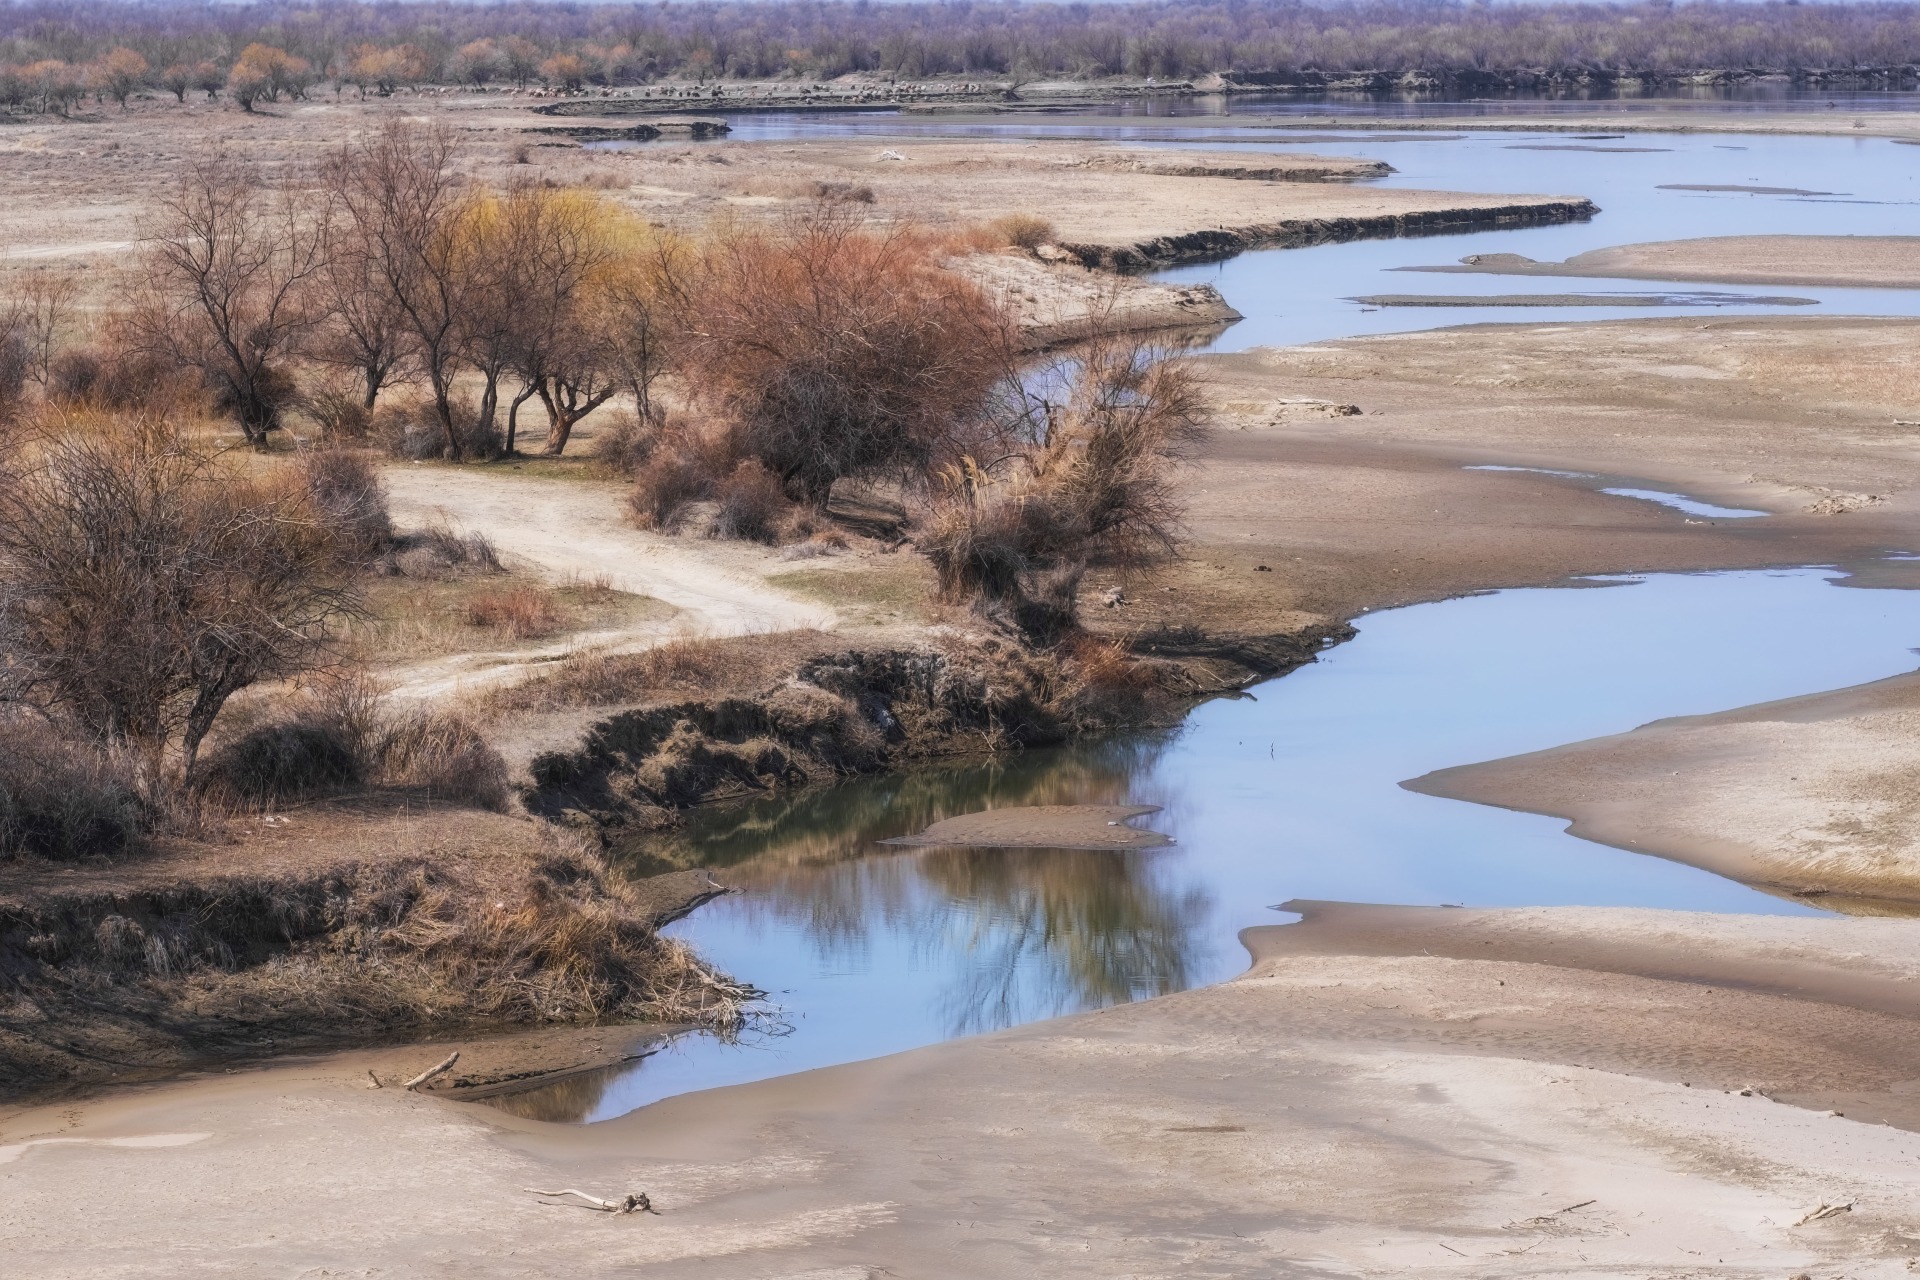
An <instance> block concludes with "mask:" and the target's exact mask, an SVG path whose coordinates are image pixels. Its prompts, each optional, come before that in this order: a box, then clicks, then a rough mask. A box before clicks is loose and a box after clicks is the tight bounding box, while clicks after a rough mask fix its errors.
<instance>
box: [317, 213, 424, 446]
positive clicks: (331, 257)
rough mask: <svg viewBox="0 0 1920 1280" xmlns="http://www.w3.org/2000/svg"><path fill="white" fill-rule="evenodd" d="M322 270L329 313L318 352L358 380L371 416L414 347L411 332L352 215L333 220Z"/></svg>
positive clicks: (329, 223)
mask: <svg viewBox="0 0 1920 1280" xmlns="http://www.w3.org/2000/svg"><path fill="white" fill-rule="evenodd" d="M324 225H325V226H326V229H327V248H326V253H325V263H324V266H323V268H322V272H321V284H320V288H321V294H322V306H324V308H325V310H326V319H325V321H324V324H323V327H322V331H321V339H320V341H319V342H318V343H317V344H316V347H315V354H316V355H318V356H319V357H320V358H321V359H323V360H327V361H329V362H331V363H333V364H337V365H341V366H344V367H346V368H348V369H352V370H354V371H355V372H356V373H357V374H358V375H359V377H360V385H361V389H362V393H363V394H362V399H361V402H360V407H361V408H362V409H363V410H364V411H366V412H369V413H370V412H372V410H373V407H374V405H375V404H376V403H378V401H379V399H380V393H381V391H383V390H385V389H386V386H387V384H388V383H389V382H390V381H392V380H393V378H394V375H395V373H396V371H398V370H399V369H400V368H401V365H402V363H403V362H404V361H405V360H406V358H407V355H408V353H409V351H410V350H411V347H412V331H411V329H410V328H409V326H408V324H407V317H406V314H405V312H404V311H403V310H402V309H401V307H400V304H399V302H398V300H397V299H396V298H395V297H394V293H393V290H392V289H390V288H389V287H388V285H387V279H386V276H385V273H384V271H383V269H382V266H381V262H380V255H379V253H378V252H377V249H376V246H373V245H370V244H368V243H367V241H366V240H365V239H364V237H363V231H364V228H363V227H362V226H361V225H360V224H359V222H358V221H356V220H355V219H353V218H352V217H337V218H329V219H327V221H326V222H325V224H324Z"/></svg>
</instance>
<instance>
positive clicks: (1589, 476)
mask: <svg viewBox="0 0 1920 1280" xmlns="http://www.w3.org/2000/svg"><path fill="white" fill-rule="evenodd" d="M1460 469H1461V470H1462V471H1519V472H1524V473H1525V474H1527V475H1535V476H1555V477H1558V478H1559V479H1562V480H1590V481H1593V483H1592V484H1591V485H1588V486H1587V487H1588V488H1591V489H1593V491H1594V492H1595V493H1604V494H1607V495H1609V496H1610V497H1615V498H1636V499H1638V500H1639V501H1641V502H1656V503H1658V504H1660V505H1661V506H1663V507H1671V508H1673V509H1674V510H1675V511H1682V512H1685V513H1686V514H1687V515H1690V516H1700V517H1703V518H1705V519H1709V520H1751V519H1753V518H1755V517H1758V516H1765V515H1771V514H1773V513H1772V512H1770V511H1756V510H1754V509H1753V508H1751V507H1721V506H1716V505H1714V504H1713V503H1711V502H1702V501H1701V500H1700V499H1698V498H1689V497H1688V496H1687V495H1686V494H1684V493H1670V492H1668V491H1667V490H1665V489H1645V488H1641V487H1638V486H1635V485H1610V484H1609V481H1610V480H1611V479H1612V478H1611V477H1607V476H1599V475H1595V474H1594V473H1592V472H1590V471H1556V470H1554V469H1553V468H1552V467H1511V466H1502V465H1499V464H1497V463H1491V462H1487V463H1479V464H1476V465H1474V466H1467V467H1462V468H1460ZM1602 486H1606V487H1602Z"/></svg>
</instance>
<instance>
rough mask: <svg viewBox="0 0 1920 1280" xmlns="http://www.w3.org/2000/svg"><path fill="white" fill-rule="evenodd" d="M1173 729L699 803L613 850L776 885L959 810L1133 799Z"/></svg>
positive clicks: (643, 866)
mask: <svg viewBox="0 0 1920 1280" xmlns="http://www.w3.org/2000/svg"><path fill="white" fill-rule="evenodd" d="M1169 737H1170V735H1166V734H1157V735H1145V736H1142V737H1140V738H1133V739H1126V740H1120V739H1110V740H1106V741H1101V742H1091V743H1085V744H1081V745H1078V746H1075V747H1073V748H1071V749H1063V750H1058V751H1032V752H1025V753H1022V754H1019V755H1015V756H1011V757H1006V758H1001V759H995V760H987V761H981V762H978V763H973V764H968V765H963V766H960V767H953V766H947V767H932V768H926V769H920V770H915V771H912V772H909V773H900V774H890V775H885V776H881V777H875V778H859V779H856V780H854V781H851V782H845V783H841V784H839V785H837V786H833V787H825V788H819V789H815V790H809V791H794V792H785V793H781V794H778V795H770V796H765V797H762V798H760V799H757V800H749V801H745V802H742V803H738V804H727V805H719V806H715V807H713V808H711V809H703V810H697V811H696V812H694V813H693V814H691V815H690V816H689V817H688V819H687V822H686V824H685V825H684V826H682V827H680V828H679V829H678V830H676V831H673V832H670V833H667V834H664V835H655V834H648V835H644V836H638V837H635V838H634V839H633V840H631V841H629V842H628V843H627V844H625V845H623V846H621V847H620V848H618V849H616V850H615V856H616V857H617V858H619V859H620V860H621V862H622V864H623V865H624V866H625V867H626V869H628V870H629V871H631V872H633V873H634V874H635V875H652V874H655V873H657V872H661V871H673V870H677V869H679V868H681V867H695V866H698V867H733V868H738V870H736V871H735V873H734V874H733V875H731V876H729V877H728V881H729V883H733V884H739V885H742V886H745V885H748V884H755V885H766V886H768V887H772V886H773V885H774V884H776V883H777V880H776V879H768V878H767V877H777V876H778V874H779V871H780V869H781V868H804V867H813V866H818V865H821V864H823V863H831V862H839V861H841V860H843V859H846V858H857V857H862V856H864V855H865V854H867V853H869V852H871V851H872V850H871V848H870V846H872V845H873V844H875V843H876V842H878V841H881V840H887V839H890V838H892V837H894V836H903V835H911V834H913V833H915V832H918V831H921V830H924V829H925V828H927V827H929V826H931V825H933V824H934V823H936V822H939V821H941V820H942V819H944V818H951V817H954V816H956V815H958V814H962V813H978V812H979V811H981V810H983V809H1006V808H1012V807H1014V806H1018V805H1038V804H1123V803H1140V804H1153V803H1159V802H1157V801H1152V800H1141V801H1132V800H1129V799H1128V797H1130V796H1132V795H1133V794H1134V792H1133V791H1132V785H1133V779H1134V778H1135V777H1136V776H1137V775H1138V774H1141V773H1145V772H1148V771H1150V770H1151V768H1152V766H1153V762H1154V761H1155V760H1156V759H1158V757H1159V756H1160V754H1161V753H1162V752H1163V751H1164V750H1165V749H1166V746H1167V743H1168V741H1169Z"/></svg>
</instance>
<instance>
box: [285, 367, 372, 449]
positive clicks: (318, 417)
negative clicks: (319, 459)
mask: <svg viewBox="0 0 1920 1280" xmlns="http://www.w3.org/2000/svg"><path fill="white" fill-rule="evenodd" d="M300 407H301V408H302V409H303V410H305V411H306V414H307V416H308V417H309V418H312V419H313V421H314V424H315V425H316V426H318V427H319V428H320V436H321V438H322V439H324V440H326V441H328V442H329V443H358V442H359V441H362V440H365V439H366V438H367V435H368V433H369V431H370V430H371V429H372V427H373V414H372V412H371V411H369V410H368V408H367V405H366V394H365V392H363V391H361V390H360V389H359V388H357V387H354V386H352V385H351V384H349V383H346V382H344V381H342V380H335V379H327V380H324V381H321V382H318V383H317V384H315V385H314V386H311V387H308V388H307V389H306V390H305V391H304V392H303V393H302V394H301V397H300Z"/></svg>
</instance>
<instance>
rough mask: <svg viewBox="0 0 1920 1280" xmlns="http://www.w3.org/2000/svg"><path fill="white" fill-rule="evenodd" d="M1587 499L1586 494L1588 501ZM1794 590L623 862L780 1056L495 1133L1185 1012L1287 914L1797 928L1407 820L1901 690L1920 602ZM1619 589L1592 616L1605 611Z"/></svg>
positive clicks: (1523, 613)
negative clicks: (1557, 774)
mask: <svg viewBox="0 0 1920 1280" xmlns="http://www.w3.org/2000/svg"><path fill="white" fill-rule="evenodd" d="M1576 474H1577V473H1576ZM1836 578H1837V571H1834V570H1827V569H1795V570H1784V571H1771V572H1743V573H1723V574H1700V575H1654V576H1648V577H1617V578H1612V577H1610V578H1598V579H1592V580H1590V581H1589V582H1588V583H1586V584H1585V585H1586V586H1587V587H1588V588H1589V589H1568V588H1552V589H1536V590H1517V591H1500V592H1493V593H1489V594H1486V595H1480V596H1473V597H1468V598H1464V599H1457V600H1449V601H1444V602H1440V603H1435V604H1425V605H1417V606H1413V607H1410V608H1405V609H1395V610H1390V611H1383V612H1380V613H1376V614H1369V615H1366V616H1364V617H1363V618H1361V619H1360V620H1359V623H1358V625H1359V628H1360V635H1359V637H1358V638H1357V639H1355V640H1353V641H1351V642H1349V643H1347V644H1345V645H1341V646H1338V647H1336V648H1333V649H1330V650H1328V651H1327V652H1326V654H1325V655H1324V656H1323V658H1322V659H1321V661H1320V662H1318V663H1316V664H1314V665H1312V666H1309V667H1305V668H1303V669H1301V670H1299V671H1297V672H1295V673H1294V674H1292V675H1289V676H1286V677H1283V678H1281V679H1278V680H1273V681H1269V682H1268V683H1266V684H1263V685H1260V686H1259V687H1258V688H1256V689H1255V690H1253V696H1252V697H1249V698H1240V699H1233V700H1220V701H1216V702H1210V703H1207V704H1205V705H1203V706H1201V707H1199V708H1197V709H1196V710H1195V711H1194V712H1193V713H1192V714H1191V715H1189V716H1188V718H1187V720H1186V722H1185V724H1184V725H1183V726H1181V728H1180V729H1179V730H1178V731H1175V732H1170V733H1163V734H1154V735H1144V736H1137V737H1129V738H1124V739H1115V740H1110V741H1105V742H1096V743H1085V744H1079V745H1076V746H1073V747H1069V748H1062V749H1058V750H1047V751H1031V752H1026V753H1022V754H1019V755H1015V756H1013V757H1011V758H1008V759H1004V760H1000V761H995V762H991V763H987V764H976V765H970V766H967V767H964V768H951V769H941V770H934V771H928V772H923V773H915V774H908V775H895V776H887V777H880V778H868V779H862V780H859V781H856V782H851V783H848V784H846V785H843V786H837V787H831V788H825V789H822V790H819V791H814V792H809V793H805V794H800V795H789V796H771V797H767V798H764V799H762V800H759V801H756V802H753V803H750V804H744V805H734V806H728V807H724V808H716V809H713V810H710V811H705V812H701V813H698V814H696V815H694V816H693V818H692V820H691V821H690V822H689V824H688V825H687V826H686V827H685V828H684V829H682V830H680V831H678V832H675V833H672V835H671V836H670V837H665V838H662V837H648V838H645V839H636V840H634V841H633V842H632V843H631V845H630V846H629V847H628V848H626V849H625V850H624V854H625V856H626V858H627V859H628V860H629V862H630V863H631V865H632V866H633V867H634V869H635V870H636V871H637V872H645V871H652V870H658V869H660V868H661V866H662V865H663V863H668V862H670V863H674V864H680V865H684V864H686V863H688V862H692V861H701V862H705V863H706V864H708V865H710V866H713V867H714V868H716V873H717V875H718V876H719V878H720V879H722V880H723V881H726V882H727V883H730V884H734V885H737V886H739V887H741V888H742V889H743V890H744V891H745V892H743V893H742V894H741V895H739V896H736V897H730V898H724V899H721V900H720V901H718V902H715V903H713V904H712V905H710V906H708V907H705V908H703V909H702V910H701V911H699V912H697V913H696V914H695V915H694V916H692V917H691V918H690V919H688V920H686V921H683V922H681V923H680V924H677V925H675V926H673V927H672V929H671V930H670V932H671V933H672V934H674V935H675V936H677V937H680V938H682V939H684V940H685V941H687V942H688V943H690V944H691V945H693V946H694V947H696V948H697V949H698V950H699V951H700V953H701V954H702V955H703V956H705V957H706V958H708V959H709V960H711V961H712V962H714V963H715V964H717V965H719V966H720V967H721V968H722V969H723V970H725V971H728V972H730V973H733V974H735V975H738V976H739V977H741V978H743V979H745V980H748V981H751V982H754V983H756V984H757V985H760V986H763V987H766V988H768V989H770V990H771V991H772V993H773V999H774V1000H775V1001H776V1002H777V1003H778V1004H779V1005H780V1007H781V1009H782V1011H783V1013H784V1016H785V1018H786V1020H787V1021H788V1022H789V1023H790V1024H791V1028H792V1029H791V1032H790V1033H789V1034H785V1035H762V1036H757V1037H751V1038H749V1039H748V1040H747V1041H745V1042H743V1043H740V1044H732V1045H729V1044H722V1043H719V1042H717V1041H716V1040H714V1039H713V1038H712V1037H709V1036H705V1035H692V1036H686V1037H683V1038H681V1039H679V1040H677V1041H675V1042H673V1043H671V1044H669V1045H667V1046H666V1047H664V1048H662V1049H661V1050H660V1051H659V1052H657V1053H655V1054H653V1055H652V1056H650V1057H648V1058H646V1059H645V1060H644V1061H642V1062H640V1063H637V1064H630V1065H628V1066H626V1067H623V1068H619V1069H613V1070H608V1071H603V1072H599V1073H596V1074H592V1075H585V1076H576V1077H572V1078H569V1079H568V1080H566V1081H563V1082H561V1084H560V1085H558V1086H554V1087H550V1088H547V1089H545V1090H534V1091H529V1092H527V1093H523V1094H520V1095H517V1096H516V1097H515V1098H514V1099H512V1100H511V1101H509V1102H507V1103H506V1105H510V1106H511V1107H512V1108H513V1109H514V1110H516V1111H518V1112H520V1113H521V1114H524V1115H537V1116H539V1117H541V1118H543V1119H554V1120H582V1121H594V1120H604V1119H608V1118H611V1117H613V1116H617V1115H621V1114H624V1113H626V1112H629V1111H632V1110H634V1109H635V1108H638V1107H642V1106H645V1105H647V1104H648V1103H650V1102H654V1101H657V1100H658V1099H661V1098H665V1097H669V1096H672V1095H674V1094H679V1093H686V1092H691V1091H694V1090H698V1089H706V1088H713V1087H717V1086H721V1085H728V1084H738V1083H743V1082H746V1081H751V1080H759V1079H765V1078H768V1077H771V1076H777V1075H784V1074H787V1073H790V1072H795V1071H803V1070H808V1069H810V1068H814V1067H821V1066H827V1065H831V1064H833V1063H839V1062H848V1061H853V1060H856V1059H861V1058H869V1057H875V1056H879V1055H882V1054H887V1053H894V1052H898V1051H900V1050H904V1049H910V1048H914V1047H917V1046H920V1045H925V1044H931V1043H934V1042H937V1041H940V1040H945V1039H949V1038H952V1037H954V1036H960V1035H968V1034H973V1033H976V1032H981V1031H990V1030H993V1029H995V1028H999V1027H1005V1026H1011V1025H1014V1024H1016V1023H1021V1022H1027V1021H1031V1020H1034V1019H1038V1018H1045V1017H1050V1016H1054V1015H1057V1014H1064V1013H1071V1012H1075V1011H1078V1010H1083V1009H1090V1008H1097V1007H1100V1006H1103V1005H1109V1004H1114V1003H1117V1002H1123V1001H1128V1000H1135V999H1139V998H1142V997H1146V996H1152V995H1158V994H1162V993H1165V992H1171V991H1177V990H1182V989H1185V988H1189V987H1194V986H1199V985H1202V984H1205V983H1210V982H1217V981H1220V980H1222V979H1224V978H1228V977H1231V976H1233V975H1234V974H1235V973H1238V972H1240V971H1241V970H1242V969H1244V968H1245V966H1246V953H1245V952H1244V951H1243V950H1242V949H1241V947H1240V946H1239V944H1238V942H1237V941H1236V935H1237V932H1238V931H1239V930H1240V929H1243V928H1245V927H1247V926H1249V925H1258V924H1270V923H1277V922H1279V921H1280V919H1281V917H1279V916H1277V915H1276V914H1275V913H1274V912H1273V911H1272V910H1270V904H1273V903H1277V902H1284V901H1286V900H1288V899H1289V898H1296V897H1298V898H1320V899H1334V900H1342V901H1349V902H1393V903H1427V904H1437V903H1461V904H1466V905H1472V906H1520V905H1548V906H1551V905H1589V906H1637V907H1665V908H1673V909H1678V910H1692V911H1737V912H1763V913H1792V914H1804V913H1811V912H1812V908H1810V907H1807V906H1805V905H1803V904H1801V903H1798V902H1793V901H1788V900H1785V899H1781V898H1776V897H1770V896H1768V895H1766V894H1764V893H1761V892H1759V891H1758V890H1755V889H1751V888H1748V887H1746V886H1744V885H1740V884H1737V883H1734V882H1733V881H1730V880H1725V879H1722V878H1720V877H1718V876H1714V875H1711V874H1709V873H1707V872H1705V871H1701V870H1698V869H1696V868H1693V867H1688V866H1683V865H1681V864H1679V863H1673V862H1667V861H1664V860H1662V859H1659V858H1654V857H1647V856H1642V855H1638V854H1633V853H1628V852H1625V851H1623V850H1619V849H1614V848H1610V847H1608V846H1604V845H1597V844H1590V843H1587V842H1586V841H1582V840H1579V839H1576V838H1574V837H1573V836H1570V835H1568V834H1566V832H1565V830H1564V826H1565V824H1564V823H1562V822H1560V821H1558V820H1556V819H1552V818H1544V817H1539V816H1536V815H1530V814H1521V813H1512V812H1508V811H1506V810H1502V809H1495V808H1489V807H1484V806H1480V805H1473V804H1466V803H1462V802H1459V801H1454V800H1445V799H1440V798H1437V797H1433V796H1426V795H1418V794H1416V793H1414V792H1411V791H1407V790H1404V789H1403V788H1401V787H1400V785H1399V784H1400V782H1401V781H1402V780H1404V779H1407V778H1414V777H1418V776H1419V775H1421V774H1423V773H1426V772H1428V771H1430V770H1433V769H1437V768H1442V767H1445V766H1448V765H1458V764H1465V763H1468V762H1471V761H1476V760H1487V759H1492V758H1496V757H1499V756H1505V755H1511V754H1514V753H1517V752H1523V751H1532V750H1537V749H1540V748H1544V747H1550V746H1555V745H1559V744H1562V743H1567V742H1574V741H1578V740H1580V739H1583V738H1589V737H1594V736H1597V735H1600V734H1607V733H1617V732H1621V731H1623V730H1626V729H1630V728H1633V727H1634V726H1636V725H1640V724H1644V723H1646V722H1647V721H1649V720H1655V719H1659V718H1661V717H1664V716H1675V715H1694V714H1700V713H1705V712H1711V711H1720V710H1726V709H1728V708H1732V707H1740V706H1746V705H1750V704H1752V703H1756V702H1763V701H1767V700H1770V699H1775V698H1784V697H1789V696H1793V695H1796V694H1803V693H1812V692H1815V691H1818V690H1822V689H1833V688H1839V687H1841V686H1845V685H1850V684H1858V683H1861V682H1863V681H1867V680H1875V679H1880V678H1883V677H1886V676H1890V675H1894V674H1897V673H1899V672H1903V671H1908V670H1911V669H1913V666H1914V656H1913V651H1912V648H1911V646H1912V645H1913V644H1914V643H1915V638H1916V637H1917V636H1920V592H1910V591H1898V590H1884V589H1874V590H1869V589H1863V588H1846V589H1842V588H1841V587H1838V586H1836V585H1834V580H1835V579H1836ZM1595 586H1598V587H1601V588H1603V589H1600V590H1593V589H1590V588H1592V587H1595ZM1122 803H1130V804H1156V805H1160V806H1162V809H1161V812H1159V813H1156V814H1153V815H1152V816H1151V817H1149V818H1146V819H1143V820H1142V821H1141V823H1140V825H1142V826H1145V827H1151V828H1153V829H1155V830H1159V831H1163V832H1165V833H1167V834H1168V835H1170V836H1173V837H1175V839H1176V840H1177V843H1176V844H1174V845H1171V846H1169V847H1166V848H1160V849H1145V850H1125V851H1090V850H1084V849H1080V850H1075V849H1013V850H998V849H966V848H958V849H956V848H940V849H913V850H903V849H901V848H899V847H896V846H888V845H884V844H882V843H881V841H883V840H885V839H887V838H889V837H892V836H899V835H906V834H910V833H913V832H916V831H919V830H920V829H922V828H923V827H925V826H927V825H929V824H930V823H932V822H935V821H938V820H939V819H942V818H946V817H950V816H954V815H956V814H960V813H968V812H974V811H978V810H981V809H989V808H1001V807H1007V806H1013V805H1035V804H1122Z"/></svg>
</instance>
